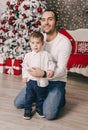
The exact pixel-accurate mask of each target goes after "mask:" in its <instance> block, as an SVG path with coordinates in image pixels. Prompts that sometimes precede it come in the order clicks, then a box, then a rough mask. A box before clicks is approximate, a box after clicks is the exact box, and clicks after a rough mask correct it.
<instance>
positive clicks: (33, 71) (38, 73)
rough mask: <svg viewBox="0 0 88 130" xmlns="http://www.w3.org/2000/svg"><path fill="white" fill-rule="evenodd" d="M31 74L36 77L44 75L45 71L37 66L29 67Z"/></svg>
mask: <svg viewBox="0 0 88 130" xmlns="http://www.w3.org/2000/svg"><path fill="white" fill-rule="evenodd" d="M29 71H30V74H31V75H32V76H34V77H43V75H44V71H43V70H41V69H40V68H37V67H32V68H30V69H29Z"/></svg>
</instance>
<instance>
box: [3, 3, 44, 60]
mask: <svg viewBox="0 0 88 130" xmlns="http://www.w3.org/2000/svg"><path fill="white" fill-rule="evenodd" d="M6 5H7V8H6V11H5V12H3V13H2V15H1V21H0V54H1V55H2V56H3V57H4V58H19V57H23V55H24V54H25V53H27V52H28V51H29V50H30V46H29V35H30V33H31V32H32V31H34V30H38V31H39V30H41V23H40V18H41V14H42V12H43V11H44V10H45V8H46V2H45V0H9V1H7V2H6Z"/></svg>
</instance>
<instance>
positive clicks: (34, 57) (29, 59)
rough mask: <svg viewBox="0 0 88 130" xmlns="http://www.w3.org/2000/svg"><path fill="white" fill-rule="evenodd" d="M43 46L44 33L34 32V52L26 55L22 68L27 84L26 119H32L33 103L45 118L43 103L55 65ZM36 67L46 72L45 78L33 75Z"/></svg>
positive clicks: (31, 38)
mask: <svg viewBox="0 0 88 130" xmlns="http://www.w3.org/2000/svg"><path fill="white" fill-rule="evenodd" d="M43 44H44V37H43V34H42V33H40V32H33V33H32V34H31V35H30V47H31V50H32V51H31V52H29V53H27V54H26V55H25V57H24V61H23V68H22V77H23V81H24V82H25V83H26V84H27V88H26V96H25V102H26V104H25V111H24V118H25V119H30V118H31V111H32V103H33V102H34V101H35V102H36V111H37V112H38V114H39V115H40V116H43V102H44V100H45V98H46V97H47V94H48V79H49V78H52V77H53V76H54V69H55V64H54V62H53V61H52V57H51V56H50V54H49V53H48V52H47V51H43V49H42V47H43ZM34 67H39V68H41V69H43V70H45V71H44V73H45V74H44V76H43V78H41V77H33V76H32V75H31V71H30V70H31V69H32V68H33V69H34ZM45 77H46V78H45ZM47 78H48V79H47Z"/></svg>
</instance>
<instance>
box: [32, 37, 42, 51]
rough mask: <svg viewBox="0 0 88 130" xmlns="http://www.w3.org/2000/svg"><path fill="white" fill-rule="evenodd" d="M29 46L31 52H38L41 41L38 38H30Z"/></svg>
mask: <svg viewBox="0 0 88 130" xmlns="http://www.w3.org/2000/svg"><path fill="white" fill-rule="evenodd" d="M30 46H31V49H32V51H35V52H39V51H40V50H41V48H42V46H43V41H41V39H40V38H35V37H31V38H30Z"/></svg>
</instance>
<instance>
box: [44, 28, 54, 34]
mask: <svg viewBox="0 0 88 130" xmlns="http://www.w3.org/2000/svg"><path fill="white" fill-rule="evenodd" d="M42 31H43V33H46V34H52V33H53V32H54V31H55V29H53V30H50V31H48V32H46V31H45V30H44V29H42Z"/></svg>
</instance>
